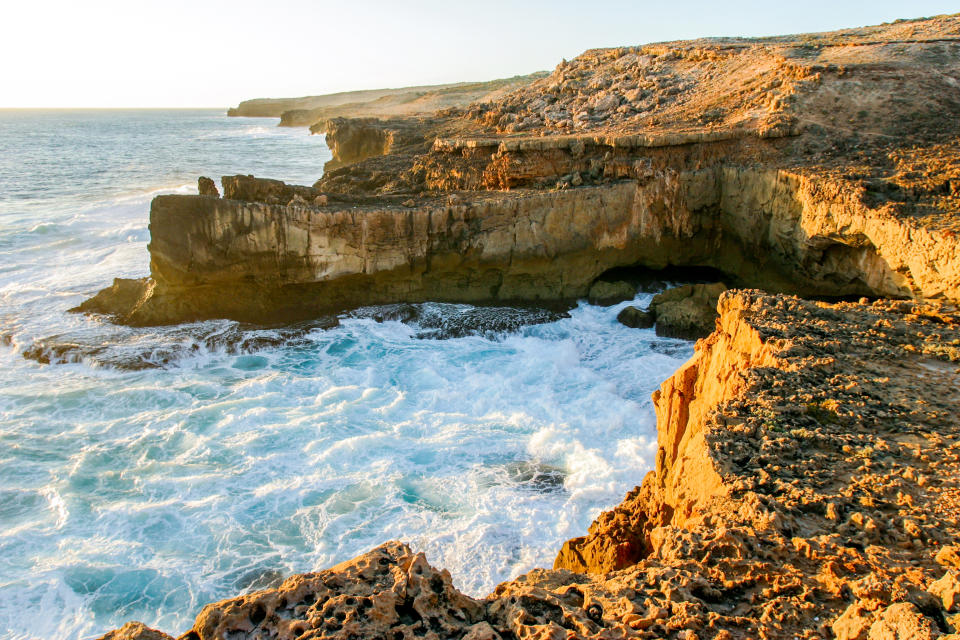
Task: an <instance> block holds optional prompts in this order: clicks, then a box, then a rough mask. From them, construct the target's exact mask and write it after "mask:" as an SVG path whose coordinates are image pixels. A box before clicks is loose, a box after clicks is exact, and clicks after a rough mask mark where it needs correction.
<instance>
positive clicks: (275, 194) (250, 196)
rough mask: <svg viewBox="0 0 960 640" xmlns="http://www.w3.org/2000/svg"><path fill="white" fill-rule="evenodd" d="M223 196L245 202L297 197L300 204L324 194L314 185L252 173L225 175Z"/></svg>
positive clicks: (281, 201)
mask: <svg viewBox="0 0 960 640" xmlns="http://www.w3.org/2000/svg"><path fill="white" fill-rule="evenodd" d="M220 181H221V182H222V183H223V197H224V199H227V200H242V201H244V202H267V203H273V204H280V203H282V204H287V203H289V202H290V201H291V200H293V199H294V198H297V201H296V202H297V203H298V204H305V203H306V202H312V201H313V200H314V199H315V198H317V197H320V196H323V194H322V193H321V192H320V191H318V190H317V189H314V188H312V187H304V186H300V185H288V184H287V183H285V182H282V181H280V180H271V179H269V178H256V177H254V176H252V175H246V176H243V175H236V176H223V178H221V180H220Z"/></svg>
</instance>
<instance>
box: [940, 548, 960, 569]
mask: <svg viewBox="0 0 960 640" xmlns="http://www.w3.org/2000/svg"><path fill="white" fill-rule="evenodd" d="M934 560H936V562H937V564H941V565H943V566H945V567H948V568H951V569H960V546H958V545H946V546H944V547H942V548H941V549H940V551H938V552H937V556H936V558H934Z"/></svg>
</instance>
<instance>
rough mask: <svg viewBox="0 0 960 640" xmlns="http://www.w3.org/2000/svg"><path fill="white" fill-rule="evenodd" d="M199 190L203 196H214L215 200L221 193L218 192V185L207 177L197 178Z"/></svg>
mask: <svg viewBox="0 0 960 640" xmlns="http://www.w3.org/2000/svg"><path fill="white" fill-rule="evenodd" d="M197 190H198V191H199V192H200V195H201V196H213V197H214V198H219V197H220V192H219V191H217V183H215V182H214V181H213V180H211V179H210V178H207V177H205V176H200V177H199V178H197Z"/></svg>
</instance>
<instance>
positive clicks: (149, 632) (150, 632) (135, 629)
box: [100, 622, 173, 640]
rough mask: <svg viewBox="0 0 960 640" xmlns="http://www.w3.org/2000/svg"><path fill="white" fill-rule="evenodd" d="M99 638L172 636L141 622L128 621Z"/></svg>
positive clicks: (160, 639) (165, 638)
mask: <svg viewBox="0 0 960 640" xmlns="http://www.w3.org/2000/svg"><path fill="white" fill-rule="evenodd" d="M100 640H173V638H172V637H170V636H168V635H167V634H165V633H163V632H162V631H157V630H156V629H151V628H150V627H148V626H147V625H145V624H143V623H142V622H128V623H127V624H125V625H123V626H122V627H120V628H119V629H116V630H114V631H111V632H110V633H108V634H106V635H104V636H102V637H101V638H100Z"/></svg>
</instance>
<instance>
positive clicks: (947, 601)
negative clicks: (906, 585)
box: [927, 571, 960, 613]
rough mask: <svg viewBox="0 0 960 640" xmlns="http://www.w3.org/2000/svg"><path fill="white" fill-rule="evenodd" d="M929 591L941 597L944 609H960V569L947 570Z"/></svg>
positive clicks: (955, 610) (949, 610)
mask: <svg viewBox="0 0 960 640" xmlns="http://www.w3.org/2000/svg"><path fill="white" fill-rule="evenodd" d="M927 591H929V592H930V593H931V594H933V595H934V596H936V597H937V598H939V599H940V601H941V602H942V603H943V609H944V611H948V612H951V613H952V612H957V611H960V571H947V572H946V573H945V574H943V577H942V578H940V579H939V580H937V581H936V582H934V583H933V584H931V585H930V587H929V588H928V589H927Z"/></svg>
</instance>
